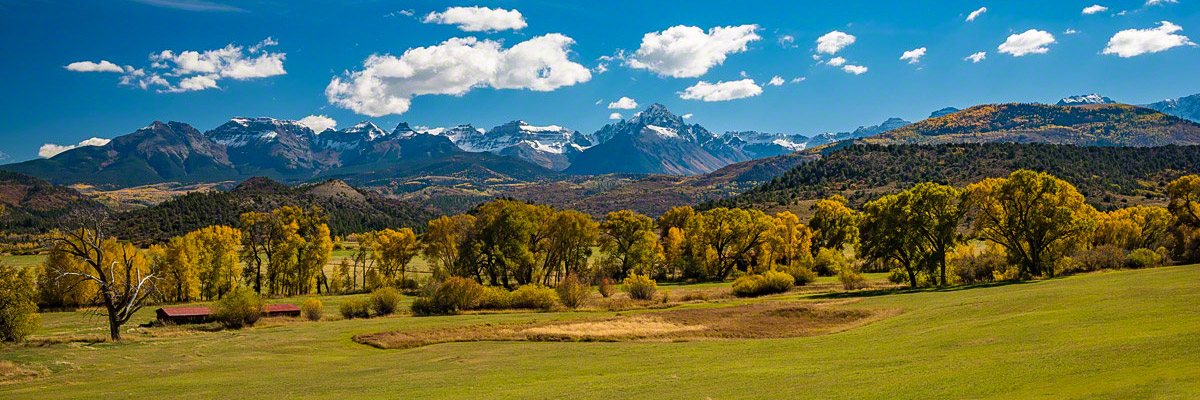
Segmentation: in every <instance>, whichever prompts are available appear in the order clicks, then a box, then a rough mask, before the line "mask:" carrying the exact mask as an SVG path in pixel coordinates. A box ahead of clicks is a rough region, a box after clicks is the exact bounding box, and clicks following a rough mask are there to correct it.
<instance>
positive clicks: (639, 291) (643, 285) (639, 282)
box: [623, 274, 658, 300]
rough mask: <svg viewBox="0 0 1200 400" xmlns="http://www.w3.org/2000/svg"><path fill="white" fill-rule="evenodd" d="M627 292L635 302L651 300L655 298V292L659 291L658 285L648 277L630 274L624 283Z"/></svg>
mask: <svg viewBox="0 0 1200 400" xmlns="http://www.w3.org/2000/svg"><path fill="white" fill-rule="evenodd" d="M623 284H624V286H625V292H627V293H629V297H630V298H632V299H634V300H650V299H653V298H654V292H655V291H656V290H658V284H657V283H655V282H654V280H653V279H650V277H649V276H646V275H638V274H629V277H628V278H625V282H623Z"/></svg>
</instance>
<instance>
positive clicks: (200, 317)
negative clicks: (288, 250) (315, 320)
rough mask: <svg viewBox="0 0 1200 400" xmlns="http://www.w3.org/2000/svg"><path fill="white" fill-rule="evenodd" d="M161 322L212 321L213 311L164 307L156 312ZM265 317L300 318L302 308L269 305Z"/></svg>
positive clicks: (191, 322)
mask: <svg viewBox="0 0 1200 400" xmlns="http://www.w3.org/2000/svg"><path fill="white" fill-rule="evenodd" d="M155 313H156V314H158V320H159V322H171V323H175V324H195V323H202V322H208V321H211V320H212V310H210V309H209V308H208V307H163V308H160V309H158V310H157V311H155ZM262 313H263V316H264V317H275V316H285V317H299V316H300V307H297V306H296V305H295V304H269V305H266V306H263V309H262Z"/></svg>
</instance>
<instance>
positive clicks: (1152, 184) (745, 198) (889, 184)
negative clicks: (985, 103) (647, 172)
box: [702, 143, 1200, 210]
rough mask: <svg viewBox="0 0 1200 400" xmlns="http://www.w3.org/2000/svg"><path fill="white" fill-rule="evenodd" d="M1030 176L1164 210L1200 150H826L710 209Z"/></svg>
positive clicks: (1198, 160)
mask: <svg viewBox="0 0 1200 400" xmlns="http://www.w3.org/2000/svg"><path fill="white" fill-rule="evenodd" d="M1019 169H1029V170H1034V171H1039V172H1047V173H1050V174H1052V175H1054V176H1057V177H1060V178H1062V179H1063V180H1066V181H1067V182H1070V183H1072V184H1074V185H1075V186H1076V187H1078V188H1079V191H1080V192H1081V193H1083V194H1084V195H1085V196H1086V197H1087V199H1088V201H1089V202H1091V203H1092V204H1093V205H1095V206H1096V207H1097V208H1099V209H1101V210H1108V209H1112V208H1115V207H1118V206H1120V205H1124V204H1128V203H1155V204H1158V203H1163V202H1164V200H1163V199H1165V198H1166V183H1167V182H1170V181H1171V180H1173V179H1175V178H1178V177H1179V176H1182V175H1185V174H1194V173H1197V172H1200V146H1163V147H1141V148H1139V147H1080V146H1070V145H1048V144H1014V143H984V144H946V145H937V146H925V145H890V146H882V145H854V146H846V147H844V148H841V149H837V150H834V151H830V152H829V153H828V154H826V155H825V156H824V157H822V158H821V159H819V160H817V161H813V162H810V163H807V164H803V165H799V166H797V167H795V168H792V169H791V170H789V171H787V172H786V173H784V174H783V175H781V176H779V177H777V178H775V179H773V180H771V181H770V182H768V183H766V184H763V185H761V186H759V187H756V188H754V189H752V190H749V191H747V192H746V193H744V194H742V195H740V196H736V197H732V198H729V199H725V200H719V201H712V202H708V203H705V204H704V205H703V207H702V208H711V207H755V208H768V207H778V206H788V205H796V204H798V203H799V202H802V201H806V200H814V199H820V198H826V197H828V196H830V195H833V194H841V195H843V196H846V197H847V198H848V199H849V200H850V202H851V203H852V204H855V205H861V204H863V203H865V202H867V201H869V200H871V199H874V198H878V197H880V196H882V195H884V194H887V193H891V192H897V191H900V190H903V189H905V188H908V187H910V186H912V185H914V184H916V183H920V182H938V183H945V184H950V185H954V186H962V185H965V184H967V183H971V182H976V181H979V180H981V179H984V178H993V177H1002V176H1007V175H1008V174H1009V173H1011V172H1013V171H1016V170H1019Z"/></svg>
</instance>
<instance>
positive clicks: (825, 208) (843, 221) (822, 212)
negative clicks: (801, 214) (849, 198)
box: [808, 195, 858, 255]
mask: <svg viewBox="0 0 1200 400" xmlns="http://www.w3.org/2000/svg"><path fill="white" fill-rule="evenodd" d="M812 209H813V211H814V212H813V216H812V218H811V219H809V220H808V226H809V227H810V228H812V229H813V230H814V235H813V245H814V246H813V255H816V253H817V251H818V250H820V249H822V248H826V249H835V250H841V249H842V248H843V247H846V246H847V245H852V244H854V243H857V242H858V213H855V212H854V210H851V209H850V208H849V207H847V206H846V198H845V197H842V196H838V195H834V196H833V197H830V198H828V199H825V200H821V201H818V202H817V203H816V204H814V205H813V206H812Z"/></svg>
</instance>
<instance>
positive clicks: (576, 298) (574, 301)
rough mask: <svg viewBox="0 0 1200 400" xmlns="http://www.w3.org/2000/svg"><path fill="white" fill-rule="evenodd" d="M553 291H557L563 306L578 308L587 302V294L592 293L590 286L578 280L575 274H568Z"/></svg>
mask: <svg viewBox="0 0 1200 400" xmlns="http://www.w3.org/2000/svg"><path fill="white" fill-rule="evenodd" d="M554 291H555V292H557V293H558V300H559V301H561V302H562V304H563V305H564V306H566V307H567V308H579V307H580V306H582V305H583V304H584V303H586V302H587V298H588V295H589V294H591V293H592V287H591V286H588V285H584V284H583V283H582V282H579V279H578V278H576V277H575V274H570V275H567V277H566V279H563V280H562V282H559V283H558V287H557V288H555V289H554Z"/></svg>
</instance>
